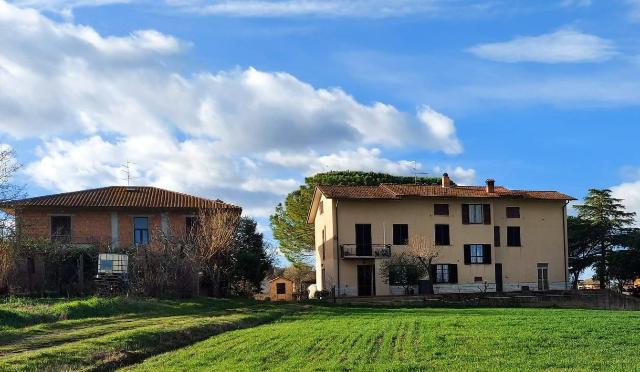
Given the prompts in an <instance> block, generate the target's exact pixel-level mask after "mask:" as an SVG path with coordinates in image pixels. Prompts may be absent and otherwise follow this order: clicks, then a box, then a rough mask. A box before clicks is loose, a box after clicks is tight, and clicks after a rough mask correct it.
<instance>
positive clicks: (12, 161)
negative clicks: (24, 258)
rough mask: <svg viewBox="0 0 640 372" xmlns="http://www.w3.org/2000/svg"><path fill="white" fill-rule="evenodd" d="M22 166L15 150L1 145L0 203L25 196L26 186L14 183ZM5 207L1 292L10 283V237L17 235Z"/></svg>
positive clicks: (0, 224)
mask: <svg viewBox="0 0 640 372" xmlns="http://www.w3.org/2000/svg"><path fill="white" fill-rule="evenodd" d="M20 167H21V165H20V163H18V161H17V160H16V154H15V151H13V150H12V149H10V148H9V147H6V146H4V147H0V204H5V203H8V202H12V201H14V200H17V199H20V198H22V197H24V186H20V185H17V184H16V183H14V176H15V174H16V172H17V171H18V170H19V169H20ZM5 208H6V207H5ZM5 208H2V209H1V210H0V292H1V291H3V288H6V287H7V286H8V285H9V281H10V277H11V271H12V268H13V261H14V257H13V255H12V250H11V249H10V248H11V242H10V239H12V238H13V236H14V235H15V220H14V217H13V215H11V214H9V213H7V209H5Z"/></svg>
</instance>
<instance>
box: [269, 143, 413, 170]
mask: <svg viewBox="0 0 640 372" xmlns="http://www.w3.org/2000/svg"><path fill="white" fill-rule="evenodd" d="M381 154H382V151H381V150H380V149H378V148H372V149H367V148H364V147H360V148H358V149H357V150H355V151H347V150H343V151H338V152H336V153H332V154H327V155H318V154H317V153H315V152H313V151H310V152H307V153H293V152H289V153H283V152H281V151H278V150H276V151H270V152H268V153H266V154H265V160H266V161H267V162H270V163H272V164H276V165H279V166H283V167H289V168H296V169H299V170H300V171H302V172H303V173H304V174H306V175H311V174H315V173H318V172H326V171H330V170H353V171H356V170H357V171H379V172H387V173H391V174H409V173H410V172H412V171H413V168H414V167H416V168H420V164H419V163H417V164H414V163H413V162H412V161H409V160H399V161H393V160H389V159H385V158H382V157H380V155H381Z"/></svg>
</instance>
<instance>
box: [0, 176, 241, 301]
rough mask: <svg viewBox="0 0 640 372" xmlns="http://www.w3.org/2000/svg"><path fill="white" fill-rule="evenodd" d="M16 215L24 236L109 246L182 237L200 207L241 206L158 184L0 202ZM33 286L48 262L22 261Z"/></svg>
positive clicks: (23, 269) (36, 285) (116, 247)
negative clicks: (162, 186) (168, 236)
mask: <svg viewBox="0 0 640 372" xmlns="http://www.w3.org/2000/svg"><path fill="white" fill-rule="evenodd" d="M0 208H1V209H2V210H4V211H5V212H8V213H10V214H12V215H14V216H15V221H16V230H17V231H18V233H19V235H20V236H22V237H26V238H30V239H39V240H44V241H48V240H50V241H56V242H62V243H64V244H68V245H73V246H76V247H78V246H80V247H82V246H91V245H96V244H100V245H101V246H103V247H107V249H109V250H117V249H119V248H127V247H135V246H139V245H148V244H151V243H153V241H154V239H155V238H157V237H158V236H159V235H163V234H164V235H172V236H175V235H181V234H186V232H187V231H188V230H189V229H190V228H191V227H192V226H193V224H194V223H195V221H196V217H197V214H198V213H199V211H200V210H202V209H221V208H223V209H231V210H234V211H236V212H237V213H241V211H242V210H241V208H240V207H237V206H235V205H231V204H227V203H224V202H222V201H221V200H211V199H206V198H201V197H196V196H192V195H187V194H183V193H178V192H174V191H169V190H164V189H160V188H156V187H126V186H112V187H104V188H97V189H90V190H82V191H76V192H69V193H62V194H55V195H46V196H39V197H34V198H28V199H22V200H17V201H12V202H8V203H3V204H0ZM17 266H18V271H19V272H22V273H23V274H25V275H26V277H27V279H28V280H27V282H28V285H27V286H28V287H29V290H32V289H36V290H37V289H38V288H37V287H39V286H41V285H42V283H40V282H41V280H42V279H43V273H42V272H43V271H44V269H45V266H46V262H42V261H41V260H38V259H37V258H36V259H34V258H29V259H26V260H23V262H18V263H17Z"/></svg>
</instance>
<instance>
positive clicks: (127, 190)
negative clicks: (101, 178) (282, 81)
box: [0, 186, 240, 209]
mask: <svg viewBox="0 0 640 372" xmlns="http://www.w3.org/2000/svg"><path fill="white" fill-rule="evenodd" d="M25 207H26V208H28V207H34V208H37V207H74V208H168V209H207V208H233V209H240V207H238V206H235V205H231V204H227V203H224V202H223V201H221V200H211V199H205V198H200V197H197V196H192V195H188V194H183V193H179V192H175V191H169V190H164V189H160V188H157V187H148V186H132V187H128V186H110V187H103V188H99V189H90V190H81V191H74V192H67V193H62V194H54V195H45V196H38V197H35V198H28V199H22V200H17V201H12V202H6V203H0V208H3V209H16V208H25Z"/></svg>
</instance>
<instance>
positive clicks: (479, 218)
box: [462, 204, 491, 225]
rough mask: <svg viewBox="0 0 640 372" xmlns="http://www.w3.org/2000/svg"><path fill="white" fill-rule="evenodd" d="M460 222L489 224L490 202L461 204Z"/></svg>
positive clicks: (465, 223)
mask: <svg viewBox="0 0 640 372" xmlns="http://www.w3.org/2000/svg"><path fill="white" fill-rule="evenodd" d="M462 223H463V224H464V225H468V224H481V223H484V224H485V225H490V224H491V205H490V204H462Z"/></svg>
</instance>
